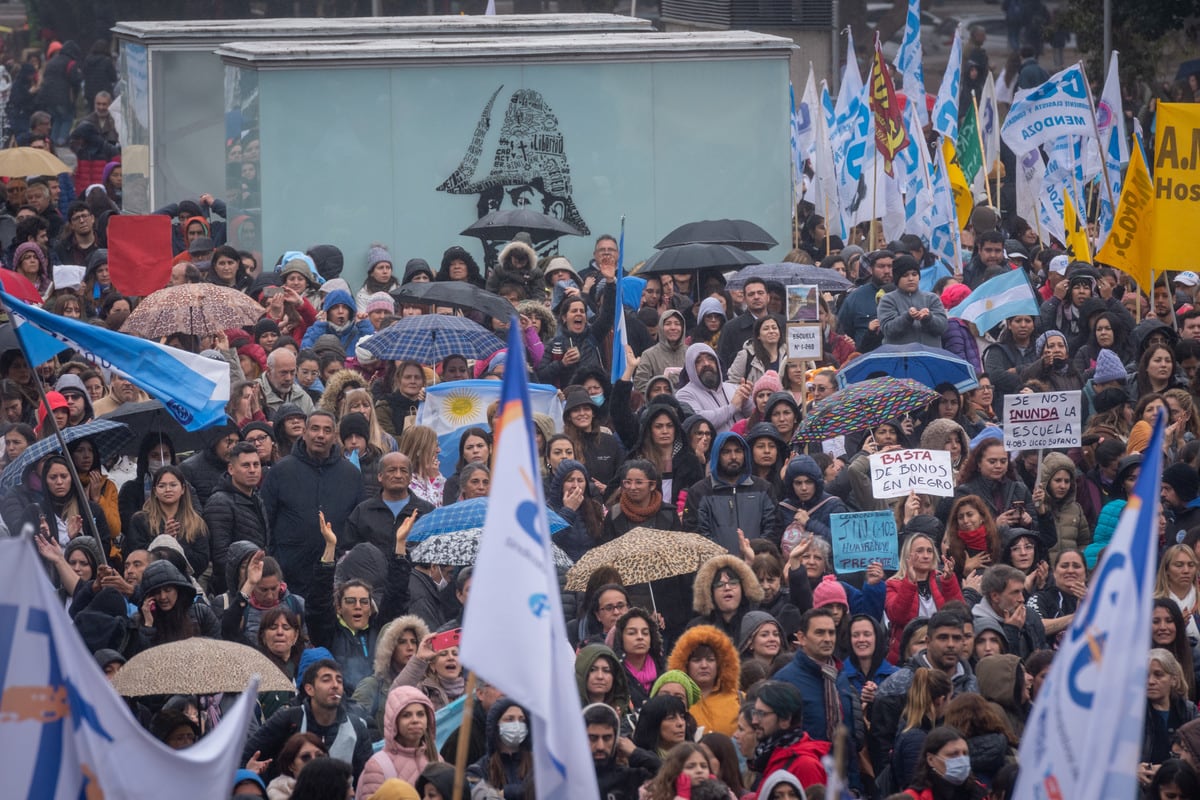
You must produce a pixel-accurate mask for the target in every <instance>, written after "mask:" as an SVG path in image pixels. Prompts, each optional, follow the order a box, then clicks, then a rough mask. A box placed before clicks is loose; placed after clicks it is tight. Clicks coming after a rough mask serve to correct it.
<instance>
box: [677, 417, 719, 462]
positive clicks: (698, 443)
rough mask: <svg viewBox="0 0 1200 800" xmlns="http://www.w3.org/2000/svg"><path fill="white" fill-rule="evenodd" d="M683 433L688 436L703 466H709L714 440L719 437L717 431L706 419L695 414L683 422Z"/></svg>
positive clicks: (689, 442)
mask: <svg viewBox="0 0 1200 800" xmlns="http://www.w3.org/2000/svg"><path fill="white" fill-rule="evenodd" d="M683 432H684V434H685V435H686V436H687V443H688V446H689V447H690V448H691V449H692V453H693V454H695V456H696V458H697V459H699V461H700V463H701V464H705V465H707V464H708V454H709V453H710V452H711V451H712V446H713V440H714V439H715V438H716V437H717V429H716V428H714V427H713V426H712V423H711V422H709V421H708V420H706V419H705V418H704V417H702V416H700V415H699V414H693V415H692V416H690V417H688V418H687V419H685V420H684V421H683ZM706 469H707V467H706Z"/></svg>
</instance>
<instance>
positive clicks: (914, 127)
mask: <svg viewBox="0 0 1200 800" xmlns="http://www.w3.org/2000/svg"><path fill="white" fill-rule="evenodd" d="M904 124H905V126H906V127H907V128H908V147H906V148H904V149H903V150H901V151H900V157H899V158H898V159H897V161H898V162H899V164H900V166H901V168H902V169H903V171H904V184H903V185H904V216H905V218H906V219H907V227H906V230H907V232H908V233H912V234H914V235H916V236H920V237H921V241H922V242H924V243H925V245H926V247H928V246H929V237H930V236H931V235H932V234H933V184H932V183H931V181H930V177H929V170H930V166H929V148H928V147H927V146H926V145H925V137H924V135H923V134H922V133H921V122H920V118H919V116H918V115H917V111H916V106H914V105H913V104H912V103H909V104H908V105H907V106H906V107H905V109H904Z"/></svg>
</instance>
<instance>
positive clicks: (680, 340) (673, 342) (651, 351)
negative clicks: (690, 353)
mask: <svg viewBox="0 0 1200 800" xmlns="http://www.w3.org/2000/svg"><path fill="white" fill-rule="evenodd" d="M686 331H687V323H686V321H685V320H684V318H683V314H680V313H679V312H678V311H676V310H675V309H673V308H669V309H667V310H666V311H664V312H663V314H662V316H661V317H659V319H658V344H656V345H654V346H653V347H650V348H648V349H647V350H645V351H644V352H643V353H642V355H641V360H640V361H639V362H638V365H637V369H635V370H634V371H633V388H634V389H636V390H638V391H639V392H641V393H643V394H645V392H646V385H647V384H649V383H650V379H651V378H653V377H654V376H655V375H665V374H666V373H667V370H668V369H672V368H674V369H683V366H684V362H685V358H686V356H687V350H688V348H687V345H686V340H685V338H684V334H685V333H686Z"/></svg>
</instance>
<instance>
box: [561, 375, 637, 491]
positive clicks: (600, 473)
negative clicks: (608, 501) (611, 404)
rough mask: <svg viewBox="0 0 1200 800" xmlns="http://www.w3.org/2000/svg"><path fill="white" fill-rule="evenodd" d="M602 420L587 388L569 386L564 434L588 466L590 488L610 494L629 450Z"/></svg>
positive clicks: (577, 454)
mask: <svg viewBox="0 0 1200 800" xmlns="http://www.w3.org/2000/svg"><path fill="white" fill-rule="evenodd" d="M601 398H602V396H601ZM599 417H600V409H599V408H597V407H596V404H595V402H594V401H593V398H592V395H591V394H589V393H588V391H587V389H585V388H583V387H582V386H568V387H567V389H566V400H565V401H564V402H563V416H562V423H563V433H565V434H566V435H567V437H568V438H570V440H571V443H572V444H573V445H574V446H575V458H576V460H578V461H581V462H583V463H584V464H585V465H586V466H587V471H588V473H590V475H589V477H590V480H589V485H592V486H594V487H595V488H596V489H599V490H600V491H602V492H606V491H607V489H608V487H609V486H610V485H612V484H613V481H614V480H615V478H616V476H617V470H618V469H620V467H621V463H622V462H623V461H624V460H625V451H624V448H622V447H621V443H620V442H618V441H617V437H615V436H613V435H612V433H610V432H609V431H608V429H607V428H604V427H603V426H601V425H600V423H599ZM613 488H614V489H615V488H616V487H615V486H614V487H613Z"/></svg>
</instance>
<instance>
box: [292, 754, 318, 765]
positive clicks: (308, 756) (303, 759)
mask: <svg viewBox="0 0 1200 800" xmlns="http://www.w3.org/2000/svg"><path fill="white" fill-rule="evenodd" d="M318 755H320V754H319V753H301V754H300V755H298V756H296V760H297V761H299V762H300V763H301V764H307V763H308V762H310V761H312V760H313V759H314V758H316V757H317V756H318Z"/></svg>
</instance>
